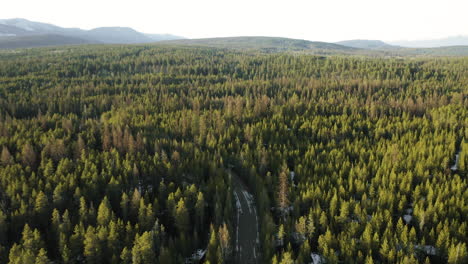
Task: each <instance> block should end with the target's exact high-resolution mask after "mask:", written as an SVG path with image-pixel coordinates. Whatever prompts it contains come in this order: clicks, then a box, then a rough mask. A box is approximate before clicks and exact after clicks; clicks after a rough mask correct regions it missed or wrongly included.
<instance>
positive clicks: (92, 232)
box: [83, 226, 102, 264]
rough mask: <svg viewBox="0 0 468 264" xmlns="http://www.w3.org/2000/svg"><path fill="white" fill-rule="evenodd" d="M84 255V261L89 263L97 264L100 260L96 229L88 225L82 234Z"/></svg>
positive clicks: (99, 246)
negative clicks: (83, 234)
mask: <svg viewBox="0 0 468 264" xmlns="http://www.w3.org/2000/svg"><path fill="white" fill-rule="evenodd" d="M83 244H84V253H83V254H84V256H85V258H86V262H87V263H90V264H99V263H101V262H102V249H101V243H100V241H99V238H98V236H97V234H96V229H95V228H93V227H92V226H89V227H88V229H86V234H85V236H84V241H83Z"/></svg>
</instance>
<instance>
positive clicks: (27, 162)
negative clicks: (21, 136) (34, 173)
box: [21, 143, 36, 168]
mask: <svg viewBox="0 0 468 264" xmlns="http://www.w3.org/2000/svg"><path fill="white" fill-rule="evenodd" d="M21 160H22V162H23V165H24V166H29V167H31V168H33V167H34V166H35V165H36V153H35V152H34V150H33V148H32V146H31V145H30V144H29V143H26V144H24V145H23V149H22V150H21Z"/></svg>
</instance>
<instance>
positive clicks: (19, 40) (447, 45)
mask: <svg viewBox="0 0 468 264" xmlns="http://www.w3.org/2000/svg"><path fill="white" fill-rule="evenodd" d="M152 42H160V43H161V44H177V45H191V46H208V47H217V48H234V49H257V50H262V51H267V52H280V51H295V52H307V53H313V54H358V55H361V54H365V55H449V56H460V55H462V56H467V55H468V36H458V37H449V38H446V39H438V40H425V41H400V42H390V43H386V42H383V41H381V40H365V39H355V40H345V41H340V42H336V43H328V42H320V41H308V40H300V39H290V38H277V37H228V38H206V39H185V38H183V37H179V36H175V35H170V34H145V33H141V32H138V31H136V30H134V29H132V28H129V27H100V28H95V29H91V30H83V29H79V28H62V27H59V26H55V25H52V24H47V23H41V22H33V21H29V20H26V19H22V18H15V19H0V49H2V48H3V49H5V48H6V49H14V48H30V47H43V46H60V45H78V44H140V43H152Z"/></svg>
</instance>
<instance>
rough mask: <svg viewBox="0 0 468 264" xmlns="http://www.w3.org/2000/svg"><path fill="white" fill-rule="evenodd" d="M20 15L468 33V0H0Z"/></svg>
mask: <svg viewBox="0 0 468 264" xmlns="http://www.w3.org/2000/svg"><path fill="white" fill-rule="evenodd" d="M17 17H20V18H26V19H28V20H32V21H38V22H46V23H51V24H55V25H58V26H62V27H79V28H82V29H91V28H95V27H103V26H127V27H132V28H134V29H136V30H138V31H141V32H144V33H170V34H175V35H180V36H184V37H188V38H205V37H227V36H277V37H290V38H299V39H307V40H316V41H339V40H347V39H380V40H386V41H392V40H419V39H434V38H443V37H447V36H456V35H468V0H309V1H307V0H285V1H276V0H166V1H162V0H80V1H76V0H3V1H2V3H1V8H0V18H17Z"/></svg>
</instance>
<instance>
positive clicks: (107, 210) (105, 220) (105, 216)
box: [97, 196, 113, 226]
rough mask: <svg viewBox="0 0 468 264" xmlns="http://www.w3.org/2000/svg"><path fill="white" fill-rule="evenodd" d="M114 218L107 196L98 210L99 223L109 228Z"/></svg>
mask: <svg viewBox="0 0 468 264" xmlns="http://www.w3.org/2000/svg"><path fill="white" fill-rule="evenodd" d="M112 217H113V213H112V209H111V205H110V203H109V200H108V199H107V196H105V197H104V199H102V201H101V204H100V205H99V208H98V213H97V223H98V225H101V226H107V225H108V224H109V222H110V221H111V220H112Z"/></svg>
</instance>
